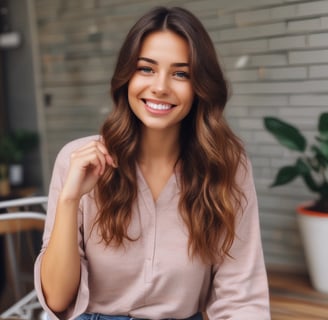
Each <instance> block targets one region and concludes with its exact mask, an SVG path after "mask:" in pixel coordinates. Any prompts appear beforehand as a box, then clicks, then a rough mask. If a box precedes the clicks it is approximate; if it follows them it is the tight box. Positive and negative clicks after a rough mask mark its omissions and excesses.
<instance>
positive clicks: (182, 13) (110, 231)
mask: <svg viewBox="0 0 328 320" xmlns="http://www.w3.org/2000/svg"><path fill="white" fill-rule="evenodd" d="M162 30H169V31H172V32H175V33H176V34H178V35H180V36H181V37H183V38H184V39H185V40H186V41H187V42H188V44H189V49H190V80H191V82H192V85H193V88H194V91H195V99H194V102H193V106H192V108H191V111H190V113H189V114H188V115H187V117H186V118H185V119H183V120H182V124H181V130H180V145H181V148H180V149H181V150H180V156H179V170H177V173H178V174H179V175H180V177H179V179H178V180H179V181H180V191H181V192H180V201H179V211H180V213H181V216H182V218H183V221H184V223H185V224H186V226H187V228H188V230H189V255H190V256H192V257H193V256H195V255H198V256H199V257H200V258H201V259H202V260H203V261H204V262H205V263H213V262H215V261H217V259H218V257H220V256H222V255H229V249H230V247H231V245H232V243H233V240H234V237H235V217H236V212H237V210H239V208H240V206H241V203H242V196H243V195H242V193H241V190H240V189H239V188H238V185H237V183H236V180H235V177H236V172H237V169H238V167H239V165H240V164H241V163H243V162H244V159H245V156H244V149H243V146H242V144H241V142H240V141H239V139H238V138H237V137H236V136H235V135H234V134H233V132H232V131H231V130H230V128H229V126H228V125H227V123H226V121H225V119H224V117H223V114H222V113H223V110H224V107H225V105H226V103H227V99H228V91H229V90H228V84H227V81H226V80H225V78H224V75H223V72H222V69H221V67H220V65H219V63H218V59H217V56H216V52H215V49H214V46H213V43H212V41H211V39H210V37H209V35H208V33H207V32H206V30H205V28H204V27H203V25H202V24H201V22H200V21H199V20H198V19H197V18H196V17H195V16H194V15H193V14H192V13H190V12H189V11H187V10H185V9H183V8H178V7H174V8H165V7H156V8H154V9H152V10H151V11H149V12H148V13H146V14H145V15H144V16H143V17H141V18H140V19H139V20H138V21H137V22H136V24H135V25H134V26H133V27H132V29H131V30H130V32H129V33H128V34H127V36H126V39H125V41H124V42H123V45H122V47H121V50H120V52H119V55H118V60H117V64H116V68H115V71H114V74H113V77H112V80H111V96H112V99H113V102H114V107H113V110H112V112H111V113H110V114H109V116H108V118H107V119H106V121H105V122H104V124H103V126H102V128H101V135H102V137H103V139H104V141H105V145H106V147H107V148H108V151H109V154H110V155H111V156H112V157H113V160H114V161H115V162H116V163H117V164H118V167H117V168H108V169H107V171H106V173H105V174H104V175H103V176H102V177H101V178H100V180H99V182H98V185H97V189H96V195H97V200H98V205H99V215H98V219H97V221H96V223H97V224H98V227H99V229H100V233H101V236H102V238H103V240H104V241H105V243H106V244H107V245H109V244H114V245H122V244H123V243H124V239H129V240H133V239H130V238H129V236H128V234H127V228H128V225H129V223H130V221H131V214H132V213H131V208H132V205H133V203H134V201H135V200H136V197H137V178H136V159H137V153H138V148H139V137H140V128H141V126H140V121H139V120H138V119H137V118H136V116H135V115H134V114H133V112H132V111H131V109H130V107H129V103H128V83H129V80H130V79H131V77H132V75H133V74H134V72H135V71H136V67H137V59H138V54H139V52H140V49H141V45H142V42H143V39H144V38H145V37H146V36H147V35H149V34H150V33H152V32H156V31H162Z"/></svg>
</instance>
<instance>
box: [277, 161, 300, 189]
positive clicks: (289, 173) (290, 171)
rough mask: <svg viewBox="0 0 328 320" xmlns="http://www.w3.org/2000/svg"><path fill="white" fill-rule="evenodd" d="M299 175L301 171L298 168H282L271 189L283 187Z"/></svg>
mask: <svg viewBox="0 0 328 320" xmlns="http://www.w3.org/2000/svg"><path fill="white" fill-rule="evenodd" d="M298 175H299V169H298V167H297V166H286V167H283V168H281V169H280V170H279V171H278V173H277V175H276V179H275V181H274V182H273V184H272V185H271V187H276V186H281V185H284V184H286V183H289V182H291V181H292V180H294V179H295V178H296V177H297V176H298Z"/></svg>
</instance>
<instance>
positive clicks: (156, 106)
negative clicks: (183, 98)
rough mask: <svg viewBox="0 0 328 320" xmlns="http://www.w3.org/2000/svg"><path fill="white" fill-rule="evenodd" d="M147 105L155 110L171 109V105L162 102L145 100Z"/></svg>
mask: <svg viewBox="0 0 328 320" xmlns="http://www.w3.org/2000/svg"><path fill="white" fill-rule="evenodd" d="M146 104H147V106H148V107H150V108H152V109H155V110H169V109H171V105H170V104H162V103H159V104H157V103H153V102H149V101H147V102H146Z"/></svg>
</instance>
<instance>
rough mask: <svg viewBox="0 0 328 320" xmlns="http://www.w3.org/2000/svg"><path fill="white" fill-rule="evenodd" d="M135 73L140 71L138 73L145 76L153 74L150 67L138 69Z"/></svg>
mask: <svg viewBox="0 0 328 320" xmlns="http://www.w3.org/2000/svg"><path fill="white" fill-rule="evenodd" d="M137 71H140V72H142V73H146V74H149V73H154V70H153V69H152V68H151V67H145V66H141V67H138V68H137Z"/></svg>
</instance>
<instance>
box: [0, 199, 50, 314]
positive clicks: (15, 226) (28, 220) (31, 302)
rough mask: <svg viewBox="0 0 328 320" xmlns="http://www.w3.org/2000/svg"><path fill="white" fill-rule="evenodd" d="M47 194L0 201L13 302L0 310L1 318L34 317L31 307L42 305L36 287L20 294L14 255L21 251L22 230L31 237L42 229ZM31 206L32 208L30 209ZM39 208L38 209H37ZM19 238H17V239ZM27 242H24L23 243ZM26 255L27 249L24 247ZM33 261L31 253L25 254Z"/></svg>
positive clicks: (33, 308)
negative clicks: (14, 301) (13, 293)
mask: <svg viewBox="0 0 328 320" xmlns="http://www.w3.org/2000/svg"><path fill="white" fill-rule="evenodd" d="M46 204H47V197H45V196H42V197H30V198H21V199H16V200H8V201H2V202H0V210H1V211H2V213H0V235H3V236H4V237H5V243H6V248H7V256H8V266H9V271H11V276H12V282H13V289H14V292H15V297H16V303H14V305H12V306H11V307H9V309H7V310H6V311H4V312H3V313H2V314H0V319H10V318H15V319H26V320H31V319H33V317H34V310H35V309H41V307H40V304H39V302H38V299H37V296H36V292H35V290H32V291H31V292H29V293H28V294H26V295H25V296H23V297H22V295H21V290H20V272H19V266H18V259H17V255H18V256H19V255H20V254H22V253H23V252H22V251H21V249H22V248H20V243H21V241H19V240H20V238H21V236H22V233H24V234H25V235H26V236H27V237H26V239H27V240H29V239H31V237H30V236H31V233H30V231H34V230H37V231H40V232H43V229H44V222H45V218H46V215H45V210H46ZM32 209H33V211H32ZM36 210H38V211H36ZM17 240H18V241H17ZM25 244H26V243H25ZM24 253H25V255H26V251H24ZM28 258H29V259H31V263H32V264H33V263H34V261H33V259H34V258H35V257H34V256H31V254H30V255H29V256H28Z"/></svg>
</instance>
